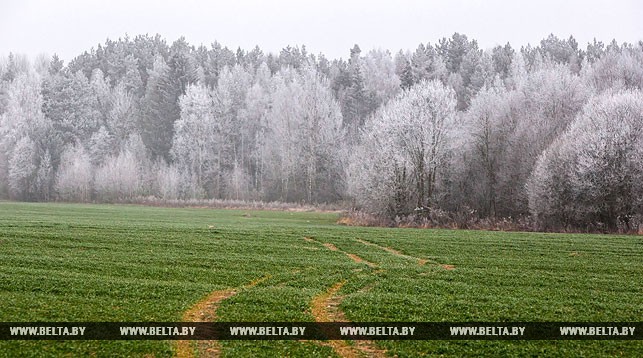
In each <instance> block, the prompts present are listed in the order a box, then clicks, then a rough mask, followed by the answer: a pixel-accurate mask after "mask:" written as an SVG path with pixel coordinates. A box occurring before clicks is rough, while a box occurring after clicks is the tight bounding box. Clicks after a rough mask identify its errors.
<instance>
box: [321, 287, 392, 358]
mask: <svg viewBox="0 0 643 358" xmlns="http://www.w3.org/2000/svg"><path fill="white" fill-rule="evenodd" d="M345 284H346V281H339V282H337V283H335V284H334V285H333V286H331V287H330V288H329V289H328V290H327V291H326V292H323V293H321V294H319V295H317V296H315V297H314V298H313V300H312V301H311V304H310V306H311V309H312V314H313V316H314V317H315V321H317V322H349V321H348V319H346V316H345V315H344V312H342V311H341V310H340V309H339V305H340V303H341V302H342V299H343V298H344V297H343V296H339V295H338V294H337V293H338V292H339V290H341V288H342V287H343V286H344V285H345ZM353 342H354V345H350V344H348V342H346V341H342V340H329V341H328V345H330V346H331V347H332V348H333V350H334V351H335V353H337V355H339V356H340V357H345V358H354V357H385V356H386V351H385V350H382V349H380V348H377V346H376V345H375V343H374V342H373V341H367V340H358V341H353Z"/></svg>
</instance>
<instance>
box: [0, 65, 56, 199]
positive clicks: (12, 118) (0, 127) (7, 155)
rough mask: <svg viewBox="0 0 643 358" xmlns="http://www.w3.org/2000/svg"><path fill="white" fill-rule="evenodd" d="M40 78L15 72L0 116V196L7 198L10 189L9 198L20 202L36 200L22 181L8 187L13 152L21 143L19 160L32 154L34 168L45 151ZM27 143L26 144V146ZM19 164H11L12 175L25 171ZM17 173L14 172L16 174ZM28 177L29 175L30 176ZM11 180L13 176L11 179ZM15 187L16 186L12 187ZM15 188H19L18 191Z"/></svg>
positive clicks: (32, 190)
mask: <svg viewBox="0 0 643 358" xmlns="http://www.w3.org/2000/svg"><path fill="white" fill-rule="evenodd" d="M40 84H41V80H40V77H39V76H38V75H37V74H36V73H34V72H32V71H27V72H24V73H19V74H17V75H16V77H15V78H14V79H13V81H12V82H11V83H9V84H8V85H7V87H6V91H5V95H6V111H5V112H4V113H3V114H1V115H0V195H4V196H6V195H7V189H11V193H10V194H11V196H12V197H14V198H20V199H29V200H34V199H37V198H38V196H39V194H38V187H37V186H34V185H31V184H33V183H31V184H30V185H28V186H24V184H25V183H26V182H25V181H24V180H18V181H19V182H20V183H21V184H20V185H18V183H17V182H16V181H14V186H13V188H9V187H8V185H9V186H10V184H11V179H10V177H9V174H10V171H11V165H10V163H11V161H12V158H14V152H15V151H16V150H18V148H19V147H18V145H17V144H18V143H19V142H20V141H21V140H23V139H24V140H25V141H26V140H27V139H26V138H27V137H28V141H27V142H24V141H23V143H22V146H21V147H20V148H21V151H22V153H20V155H19V157H24V156H25V155H26V154H25V153H26V152H27V151H29V152H30V153H31V155H33V158H32V161H33V164H34V165H36V166H38V165H39V162H40V156H41V155H43V154H44V152H45V151H46V150H47V144H48V142H49V141H50V139H49V138H48V133H47V131H48V128H49V127H48V123H47V120H46V119H45V118H44V116H43V114H42V110H41V108H42V103H43V102H42V96H41V94H40ZM27 143H29V145H27ZM29 163H31V161H25V163H24V165H25V166H27V167H28V166H29V165H30V164H29ZM21 165H22V164H20V163H19V160H15V161H14V167H13V170H14V174H16V173H18V172H21V173H23V174H24V172H25V171H24V170H23V169H25V168H22V169H19V168H18V167H19V166H21ZM16 170H17V172H16ZM30 177H31V176H30ZM14 179H15V177H14ZM16 185H17V186H16ZM18 186H19V187H20V188H18Z"/></svg>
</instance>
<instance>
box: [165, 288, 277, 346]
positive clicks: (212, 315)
mask: <svg viewBox="0 0 643 358" xmlns="http://www.w3.org/2000/svg"><path fill="white" fill-rule="evenodd" d="M269 278H270V275H266V276H262V277H260V278H257V279H255V280H253V281H251V282H249V283H247V284H245V285H243V286H241V287H239V288H228V289H225V290H218V291H213V292H211V293H210V294H209V295H208V296H207V297H206V298H204V299H202V300H201V301H199V302H197V303H196V304H195V305H193V306H192V307H190V309H189V310H187V311H185V313H184V314H183V317H182V320H183V322H214V321H216V319H217V309H218V308H219V306H220V304H221V302H222V301H223V300H226V299H228V298H230V297H232V296H234V295H236V294H237V293H239V291H241V290H246V289H249V288H252V287H254V286H256V285H258V284H259V283H261V282H263V281H265V280H267V279H269ZM174 342H175V343H174V345H175V352H176V354H175V356H176V357H178V358H193V357H195V355H194V351H195V348H196V351H197V352H198V356H199V357H219V356H220V355H221V345H220V344H219V342H218V341H215V340H211V341H187V340H182V341H174ZM192 342H196V343H195V344H193V343H192Z"/></svg>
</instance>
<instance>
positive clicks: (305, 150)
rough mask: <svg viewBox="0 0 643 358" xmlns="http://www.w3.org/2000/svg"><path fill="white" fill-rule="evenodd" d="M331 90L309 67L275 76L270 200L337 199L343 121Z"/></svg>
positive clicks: (268, 172)
mask: <svg viewBox="0 0 643 358" xmlns="http://www.w3.org/2000/svg"><path fill="white" fill-rule="evenodd" d="M329 87H330V86H329V83H328V81H327V80H325V79H324V78H323V77H321V76H320V75H319V74H318V73H317V71H316V69H315V68H314V67H312V66H305V67H304V68H302V70H301V73H298V72H296V71H294V70H291V69H286V70H282V71H280V72H279V73H278V74H277V75H276V76H275V79H274V92H273V93H272V109H271V111H270V112H269V113H268V123H269V126H270V128H269V134H268V135H267V142H266V143H265V146H266V149H265V152H266V153H267V156H268V157H269V160H268V163H267V166H268V168H267V170H266V180H269V181H270V183H269V184H268V185H269V186H270V187H271V188H270V191H271V194H270V195H268V199H273V200H274V199H278V200H283V201H307V202H323V201H332V200H336V199H337V197H338V196H339V194H340V193H341V190H342V189H341V188H342V185H343V182H342V179H341V161H340V160H341V155H340V152H339V150H341V146H342V128H341V125H342V122H341V121H342V116H341V112H340V110H339V106H338V104H337V102H336V101H335V100H334V98H333V96H332V92H331V91H330V88H329Z"/></svg>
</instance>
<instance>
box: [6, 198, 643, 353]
mask: <svg viewBox="0 0 643 358" xmlns="http://www.w3.org/2000/svg"><path fill="white" fill-rule="evenodd" d="M336 220H337V215H336V214H332V213H315V212H288V211H250V210H212V209H176V208H154V207H141V206H129V205H70V204H33V203H12V202H0V321H4V322H12V321H25V322H27V321H180V320H181V316H182V315H183V312H185V311H187V310H188V309H189V308H190V307H191V306H192V305H193V304H195V303H196V302H198V301H199V300H201V299H203V298H204V297H205V296H207V295H208V293H210V292H212V291H214V290H221V289H226V288H231V287H241V286H243V285H246V284H247V283H249V282H251V281H252V280H255V279H257V278H259V277H262V276H266V275H270V278H269V279H268V280H266V281H263V282H261V283H259V284H258V285H256V286H254V287H252V288H248V289H243V290H241V291H240V292H239V293H238V294H237V295H235V296H233V297H231V298H229V299H227V300H225V301H223V302H221V305H220V308H219V310H218V312H217V315H218V316H219V319H220V320H222V321H314V317H313V316H312V314H311V310H310V302H311V300H312V299H313V297H315V296H316V295H319V294H320V293H322V292H325V291H326V290H327V289H328V288H329V287H331V286H332V285H333V284H334V283H336V282H339V281H341V280H346V284H345V285H344V287H343V288H342V290H341V291H340V294H341V295H343V296H345V298H344V300H343V301H342V304H341V305H340V308H341V309H342V310H343V311H344V312H345V314H346V317H347V318H348V319H350V320H353V321H503V322H505V321H605V322H610V321H641V318H642V317H643V299H642V298H641V297H642V294H643V286H642V285H641V282H643V238H642V237H641V236H608V235H576V234H539V233H502V232H480V231H452V230H417V229H388V228H361V227H345V226H338V225H336V224H335V221H336ZM304 237H312V238H314V240H315V241H306V240H304ZM321 243H332V244H333V245H335V246H336V247H337V248H338V249H339V250H338V251H331V250H329V249H327V248H325V247H324V246H322V245H321ZM384 248H392V249H395V250H397V252H398V253H397V254H395V253H394V252H393V251H386V250H385V249H384ZM344 252H349V253H353V254H356V255H359V257H361V258H363V259H365V260H367V261H369V262H372V263H374V264H376V265H377V267H369V266H367V265H365V264H363V263H356V262H354V261H352V260H351V259H350V258H349V257H347V256H346V255H345V254H344ZM419 259H423V260H427V263H426V264H424V265H419V264H418V260H419ZM441 264H449V265H453V266H454V267H455V269H453V270H446V269H444V268H443V267H441V266H440V265H441ZM377 344H378V345H379V346H380V347H383V348H385V349H387V350H388V352H389V354H390V355H391V356H392V355H398V356H399V357H416V356H424V355H426V356H436V355H444V356H456V357H459V356H476V357H477V356H507V355H508V356H525V355H526V356H542V355H545V356H560V357H566V356H570V355H572V356H637V355H638V354H640V352H641V351H643V342H641V341H516V342H509V341H379V342H377ZM172 349H173V348H172V345H171V344H170V343H169V342H167V341H133V342H128V341H74V342H72V341H66V342H65V341H3V342H0V357H1V356H7V357H14V356H21V357H29V356H33V357H41V356H97V357H101V356H106V357H107V356H141V357H142V356H156V357H165V356H171V355H172V354H173V350H172ZM222 352H223V354H224V356H248V357H251V356H284V355H287V356H329V355H330V356H332V355H333V354H334V352H333V351H332V349H331V348H329V347H327V346H322V345H319V344H317V343H316V342H299V341H224V342H222Z"/></svg>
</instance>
